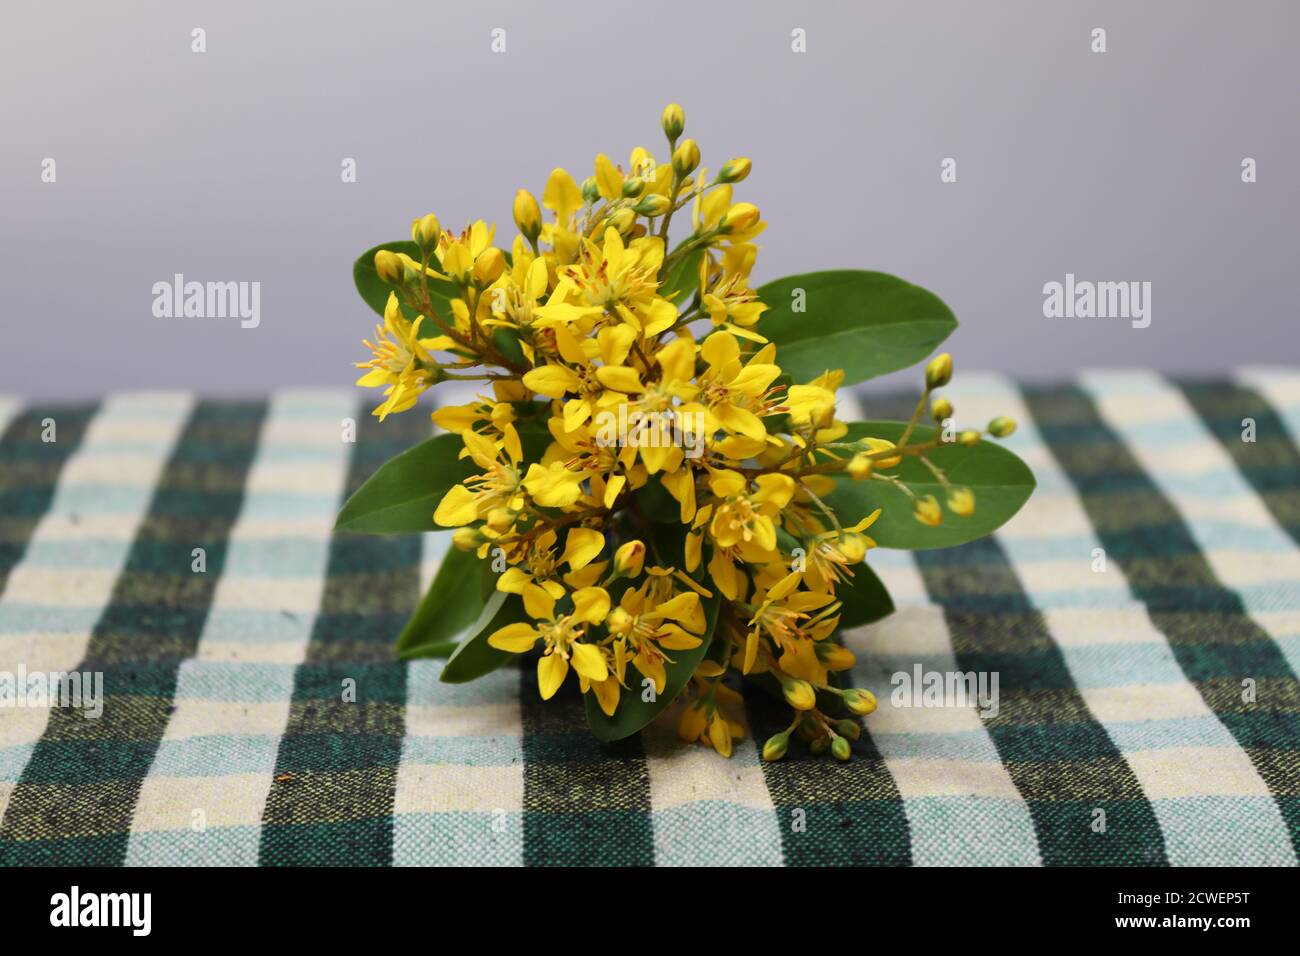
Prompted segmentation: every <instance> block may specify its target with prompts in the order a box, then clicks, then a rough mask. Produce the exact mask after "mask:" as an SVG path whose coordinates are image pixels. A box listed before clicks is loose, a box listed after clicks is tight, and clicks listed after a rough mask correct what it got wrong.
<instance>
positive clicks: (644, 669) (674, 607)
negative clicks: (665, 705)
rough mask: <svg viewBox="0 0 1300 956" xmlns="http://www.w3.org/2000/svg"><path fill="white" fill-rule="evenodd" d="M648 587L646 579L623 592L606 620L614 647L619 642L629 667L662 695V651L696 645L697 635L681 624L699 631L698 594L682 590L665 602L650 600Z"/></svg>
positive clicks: (684, 648)
mask: <svg viewBox="0 0 1300 956" xmlns="http://www.w3.org/2000/svg"><path fill="white" fill-rule="evenodd" d="M649 590H650V585H649V583H648V582H647V584H644V585H642V586H641V587H639V588H629V589H628V590H626V591H624V592H623V596H622V597H621V598H620V599H619V603H618V607H616V608H614V610H613V611H611V612H610V614H609V619H608V621H607V622H606V623H607V626H608V627H609V633H610V635H611V636H612V637H613V638H614V640H615V643H616V646H617V645H619V644H621V645H622V647H623V653H624V654H626V655H627V659H628V660H630V661H631V663H632V666H633V667H635V668H636V669H637V670H638V671H640V672H641V674H642V675H643V676H645V677H648V678H650V679H651V680H652V681H654V685H655V690H656V692H658V693H660V694H662V693H663V691H664V685H665V682H666V681H667V679H668V676H667V671H666V669H665V668H664V664H665V662H667V661H669V660H670V658H669V657H668V656H667V655H666V654H664V650H665V649H666V650H670V651H679V650H682V651H684V650H690V649H691V648H694V647H699V646H700V638H699V636H698V635H697V634H692V633H690V632H689V631H687V630H686V628H685V627H683V625H684V624H686V625H689V624H692V623H694V624H696V625H697V626H698V629H699V630H703V619H702V615H701V612H700V596H699V595H698V594H696V593H695V592H694V591H683V592H682V593H680V594H678V595H676V596H675V597H673V598H672V599H671V600H668V601H663V602H651V600H650V598H649ZM619 677H620V678H621V677H622V674H621V673H620V674H619Z"/></svg>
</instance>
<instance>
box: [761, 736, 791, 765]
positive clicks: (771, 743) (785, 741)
mask: <svg viewBox="0 0 1300 956" xmlns="http://www.w3.org/2000/svg"><path fill="white" fill-rule="evenodd" d="M789 748H790V735H789V734H773V735H772V736H771V737H768V738H767V742H766V743H764V744H763V759H764V760H780V759H781V758H782V757H784V756H785V753H786V751H787V750H788V749H789Z"/></svg>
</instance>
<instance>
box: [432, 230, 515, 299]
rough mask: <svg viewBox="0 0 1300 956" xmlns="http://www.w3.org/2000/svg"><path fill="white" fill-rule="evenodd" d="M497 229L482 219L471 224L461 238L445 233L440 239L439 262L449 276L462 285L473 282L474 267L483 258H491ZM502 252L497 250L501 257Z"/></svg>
mask: <svg viewBox="0 0 1300 956" xmlns="http://www.w3.org/2000/svg"><path fill="white" fill-rule="evenodd" d="M495 234H496V227H495V226H489V225H488V224H487V223H485V222H484V221H483V220H482V219H479V220H478V221H476V222H474V223H473V224H471V225H470V226H469V227H467V228H466V229H465V231H464V232H462V233H461V234H460V235H459V236H457V235H453V234H452V233H450V232H444V233H443V234H442V235H441V236H440V237H439V238H438V261H439V262H440V263H442V269H443V271H444V272H445V273H447V276H448V277H449V278H450V279H451V280H452V281H453V282H456V283H459V284H460V285H469V284H470V282H471V281H473V271H474V266H475V264H476V262H477V261H478V259H479V258H480V257H481V256H485V255H488V256H491V253H490V252H489V250H491V249H492V248H493V247H492V237H493V236H494V235H495ZM500 254H501V250H500V249H497V250H496V255H500Z"/></svg>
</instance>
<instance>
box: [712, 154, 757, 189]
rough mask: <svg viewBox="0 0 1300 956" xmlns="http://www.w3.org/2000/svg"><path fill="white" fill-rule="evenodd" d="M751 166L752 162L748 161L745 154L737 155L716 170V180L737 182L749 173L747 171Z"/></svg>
mask: <svg viewBox="0 0 1300 956" xmlns="http://www.w3.org/2000/svg"><path fill="white" fill-rule="evenodd" d="M753 166H754V164H753V163H751V162H750V161H749V157H747V156H737V157H736V158H735V159H729V160H727V161H726V162H725V163H723V164H722V168H721V169H720V170H718V182H720V183H738V182H740V181H741V180H743V179H744V178H745V177H746V176H748V175H749V171H750V170H751V169H752V168H753Z"/></svg>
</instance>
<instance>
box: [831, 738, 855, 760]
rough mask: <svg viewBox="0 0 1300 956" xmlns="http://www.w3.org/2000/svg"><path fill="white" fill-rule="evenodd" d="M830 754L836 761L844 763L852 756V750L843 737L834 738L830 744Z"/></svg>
mask: <svg viewBox="0 0 1300 956" xmlns="http://www.w3.org/2000/svg"><path fill="white" fill-rule="evenodd" d="M831 753H832V754H833V755H834V756H835V759H836V760H838V761H839V762H840V763H844V761H846V760H848V759H849V758H850V757H852V756H853V748H852V747H851V746H849V742H848V741H847V740H845V739H844V738H843V737H836V738H835V739H834V740H833V741H832V742H831Z"/></svg>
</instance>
